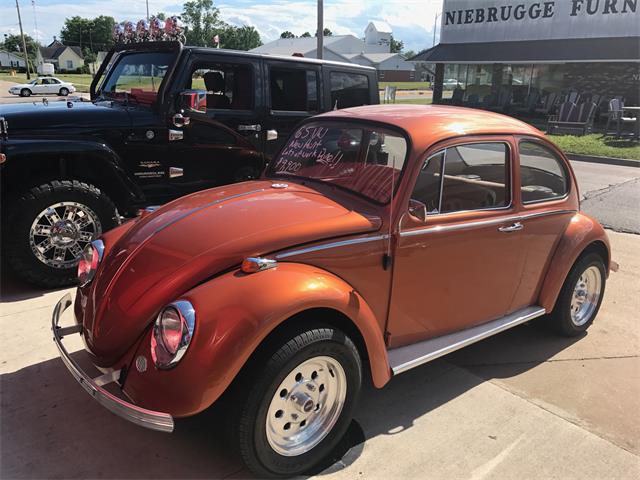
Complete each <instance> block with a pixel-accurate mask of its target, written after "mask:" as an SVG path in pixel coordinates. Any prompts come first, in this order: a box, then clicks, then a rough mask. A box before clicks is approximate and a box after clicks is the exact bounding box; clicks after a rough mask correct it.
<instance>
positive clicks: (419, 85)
mask: <svg viewBox="0 0 640 480" xmlns="http://www.w3.org/2000/svg"><path fill="white" fill-rule="evenodd" d="M387 85H390V86H392V87H396V88H397V89H398V90H427V89H428V88H429V87H430V86H431V82H379V88H380V90H384V88H385V87H386V86H387Z"/></svg>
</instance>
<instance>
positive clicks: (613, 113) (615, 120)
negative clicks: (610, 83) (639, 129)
mask: <svg viewBox="0 0 640 480" xmlns="http://www.w3.org/2000/svg"><path fill="white" fill-rule="evenodd" d="M637 121H638V119H637V118H633V117H625V116H624V102H623V101H622V100H621V99H620V98H619V97H616V98H612V99H611V100H610V101H609V118H608V119H607V126H606V127H605V134H609V128H610V127H611V125H612V124H613V125H615V127H616V138H620V137H621V135H622V131H623V130H624V126H625V125H631V126H635V124H636V122H637Z"/></svg>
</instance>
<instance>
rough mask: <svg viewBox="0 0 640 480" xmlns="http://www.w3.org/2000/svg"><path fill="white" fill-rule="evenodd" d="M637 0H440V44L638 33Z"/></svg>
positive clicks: (639, 18) (638, 8)
mask: <svg viewBox="0 0 640 480" xmlns="http://www.w3.org/2000/svg"><path fill="white" fill-rule="evenodd" d="M639 3H640V0H547V1H542V0H537V1H536V0H511V1H509V0H444V8H443V12H442V33H441V40H440V41H441V43H467V42H499V41H517V40H547V39H562V38H593V37H626V36H638V37H640V7H639V5H638V4H639Z"/></svg>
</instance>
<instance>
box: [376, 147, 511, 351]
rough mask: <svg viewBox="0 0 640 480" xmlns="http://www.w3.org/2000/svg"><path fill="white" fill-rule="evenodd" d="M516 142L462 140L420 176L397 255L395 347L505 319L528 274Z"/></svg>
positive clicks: (391, 326)
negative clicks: (515, 197)
mask: <svg viewBox="0 0 640 480" xmlns="http://www.w3.org/2000/svg"><path fill="white" fill-rule="evenodd" d="M514 151H515V148H514V145H513V143H512V140H511V139H509V140H507V139H503V138H500V137H491V138H484V137H478V138H476V139H473V140H471V139H469V140H462V141H460V140H458V141H457V142H455V143H450V144H449V145H447V146H446V148H443V149H442V150H439V151H437V152H434V153H433V154H431V155H430V156H429V157H428V158H426V159H425V160H424V162H423V164H422V165H420V169H419V171H418V172H417V174H416V173H415V172H414V174H413V176H414V179H413V186H412V189H411V191H412V193H411V196H410V199H409V204H408V205H409V210H407V212H406V213H405V214H404V215H403V217H402V219H401V221H400V225H399V233H398V236H397V244H396V251H395V254H394V267H393V289H392V301H391V307H390V311H389V320H388V331H389V332H390V340H389V341H390V347H398V346H401V345H405V344H409V343H413V342H416V341H419V340H423V339H425V338H429V337H436V336H440V335H443V334H446V333H450V332H452V331H456V330H461V329H464V328H468V327H471V326H474V325H478V324H481V323H484V322H487V321H490V320H493V319H496V318H499V317H502V316H503V315H506V314H507V313H508V311H509V307H510V305H511V302H512V300H513V297H514V294H515V292H516V289H517V287H518V284H519V283H520V277H521V274H522V269H523V241H522V232H521V225H520V224H519V223H518V222H517V220H514V217H515V216H516V213H517V207H516V206H515V205H514V202H513V201H512V187H511V186H512V185H513V183H514V181H513V178H514V176H513V169H512V167H511V166H512V161H513V153H512V152H514Z"/></svg>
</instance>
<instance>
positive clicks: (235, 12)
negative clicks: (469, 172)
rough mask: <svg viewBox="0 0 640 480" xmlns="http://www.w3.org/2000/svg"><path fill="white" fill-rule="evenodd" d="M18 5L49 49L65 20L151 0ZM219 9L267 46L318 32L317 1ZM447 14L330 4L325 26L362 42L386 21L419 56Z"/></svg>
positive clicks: (138, 12) (341, 1) (394, 5)
mask: <svg viewBox="0 0 640 480" xmlns="http://www.w3.org/2000/svg"><path fill="white" fill-rule="evenodd" d="M18 1H19V4H20V13H21V15H22V25H23V28H24V30H25V33H26V34H28V35H31V36H32V37H34V38H36V39H39V40H40V42H41V43H43V44H48V43H50V42H51V41H52V40H53V36H54V35H59V34H60V29H61V28H62V25H63V24H64V20H65V18H67V17H72V16H74V15H79V16H81V17H86V18H93V17H95V16H98V15H110V16H112V17H114V18H115V19H116V21H122V20H139V19H140V18H144V17H145V15H146V4H145V0H35V1H34V3H35V12H36V15H35V16H34V7H33V5H32V1H31V0H18ZM214 5H215V6H216V7H218V8H219V9H220V16H221V17H222V20H224V21H225V22H227V23H231V24H234V25H238V26H239V25H250V26H253V27H255V28H256V30H258V32H260V36H261V38H262V41H263V43H267V42H269V41H271V40H275V39H277V38H278V37H279V36H280V33H281V32H283V31H285V30H289V31H291V32H293V33H295V34H296V35H300V34H302V33H304V32H305V31H309V32H310V33H311V34H313V33H314V32H315V31H316V22H317V20H316V1H315V0H260V1H256V0H219V1H216V0H214ZM441 9H442V0H324V24H325V27H327V28H329V29H330V30H331V31H332V32H333V33H334V34H336V35H344V34H352V35H355V36H357V37H359V38H360V37H363V36H364V29H365V28H366V26H367V24H368V22H369V20H384V21H386V22H387V23H388V24H389V25H391V27H392V29H393V36H394V38H396V39H398V40H402V41H403V42H404V45H405V49H406V50H414V51H416V52H417V51H419V50H422V49H424V48H428V47H430V46H431V45H432V43H433V26H434V19H435V15H436V13H439V12H440V10H441ZM149 11H150V13H151V14H154V13H156V12H165V13H166V14H168V15H171V14H174V15H175V14H180V13H181V11H182V2H180V1H176V0H149ZM438 22H439V19H438ZM36 25H37V28H36ZM4 33H7V34H10V33H19V27H18V16H17V13H16V5H15V0H0V35H2V34H4ZM436 41H437V39H436Z"/></svg>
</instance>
